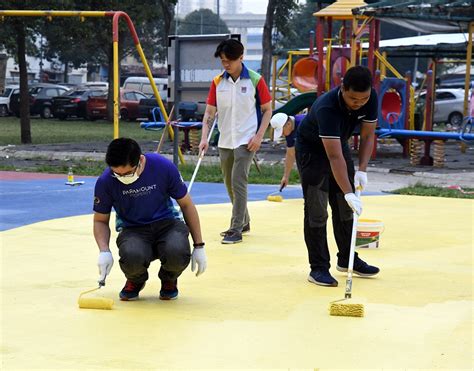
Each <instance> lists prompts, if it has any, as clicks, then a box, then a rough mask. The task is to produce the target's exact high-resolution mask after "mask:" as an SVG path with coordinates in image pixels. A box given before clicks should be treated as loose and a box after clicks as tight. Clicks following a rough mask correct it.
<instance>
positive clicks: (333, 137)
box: [296, 66, 379, 286]
mask: <svg viewBox="0 0 474 371" xmlns="http://www.w3.org/2000/svg"><path fill="white" fill-rule="evenodd" d="M371 85H372V79H371V74H370V71H369V70H368V69H367V68H365V67H362V66H355V67H352V68H350V69H348V70H347V72H346V74H345V76H344V80H343V83H342V86H341V87H338V88H335V89H333V90H331V91H329V92H327V93H326V94H324V95H323V96H321V97H320V98H318V99H317V100H316V102H315V103H314V104H313V106H312V107H311V110H310V112H309V114H308V115H307V116H306V117H305V118H304V119H303V121H302V122H301V124H300V126H299V127H298V130H297V136H296V163H297V166H298V171H299V173H300V178H301V185H302V187H303V196H304V201H305V206H304V237H305V242H306V247H307V248H308V257H309V263H310V266H311V272H310V274H309V276H308V281H309V282H312V283H315V284H317V285H321V286H337V284H338V282H337V281H336V279H334V277H332V276H331V274H330V273H329V268H330V255H329V248H328V243H327V236H326V222H327V218H328V212H327V205H328V202H329V205H330V206H331V210H332V222H333V231H334V237H335V239H336V243H337V247H338V250H339V252H338V254H337V270H338V271H341V272H346V271H347V266H348V262H349V252H350V243H351V234H352V222H353V212H355V213H357V214H358V215H360V214H361V212H362V203H361V201H360V199H359V198H358V197H357V196H356V195H355V194H354V190H355V187H357V186H360V187H361V188H362V189H363V188H364V187H365V186H366V185H367V173H366V171H367V164H368V162H369V158H370V154H371V152H372V147H373V143H374V130H375V126H376V124H377V116H378V110H377V93H376V92H375V91H374V90H373V89H372V88H371ZM358 125H360V147H359V170H358V171H357V172H355V171H354V163H353V162H352V159H351V153H350V149H349V144H348V139H349V138H350V137H351V135H352V133H353V132H354V129H355V128H356V126H358ZM378 272H379V269H378V268H377V267H374V266H370V265H368V264H367V263H365V262H364V261H363V260H362V259H360V258H359V257H358V255H357V253H355V259H354V273H355V274H358V275H360V276H365V277H368V276H373V275H376V274H377V273H378Z"/></svg>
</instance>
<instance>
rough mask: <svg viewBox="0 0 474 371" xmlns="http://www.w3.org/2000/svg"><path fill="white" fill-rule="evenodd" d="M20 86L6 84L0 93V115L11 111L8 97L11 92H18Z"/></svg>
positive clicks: (5, 114) (9, 97)
mask: <svg viewBox="0 0 474 371" xmlns="http://www.w3.org/2000/svg"><path fill="white" fill-rule="evenodd" d="M19 92H20V87H19V86H18V85H7V86H5V89H4V90H3V93H2V94H1V95H0V116H8V115H10V114H11V113H12V111H11V109H10V99H11V97H12V95H13V94H18V93H19Z"/></svg>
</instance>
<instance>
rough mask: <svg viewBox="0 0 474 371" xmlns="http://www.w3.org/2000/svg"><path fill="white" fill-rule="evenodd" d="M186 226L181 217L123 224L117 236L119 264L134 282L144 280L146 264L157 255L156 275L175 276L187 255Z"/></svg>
mask: <svg viewBox="0 0 474 371" xmlns="http://www.w3.org/2000/svg"><path fill="white" fill-rule="evenodd" d="M188 235H189V230H188V227H187V226H186V225H185V224H184V223H183V222H181V221H179V220H175V219H165V220H160V221H157V222H154V223H152V224H147V225H143V226H139V227H125V228H123V230H122V231H121V232H120V234H119V235H118V237H117V247H118V249H119V255H120V260H119V263H120V268H121V269H122V272H123V273H124V274H125V277H126V278H127V279H128V280H130V281H132V282H134V283H143V282H145V281H146V280H148V267H149V266H150V263H151V262H152V261H153V260H156V259H160V261H161V268H160V271H159V273H158V277H159V278H160V279H161V280H162V281H166V282H172V281H174V280H176V279H177V278H178V277H179V276H180V275H181V273H182V272H183V271H184V270H185V269H186V267H187V266H188V264H189V261H190V259H191V248H190V246H189V239H188Z"/></svg>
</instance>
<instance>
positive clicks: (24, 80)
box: [0, 0, 67, 144]
mask: <svg viewBox="0 0 474 371" xmlns="http://www.w3.org/2000/svg"><path fill="white" fill-rule="evenodd" d="M53 3H54V2H53V1H42V2H41V4H39V3H38V2H37V1H34V0H22V1H21V2H16V1H4V2H3V4H2V8H3V9H4V10H8V9H11V10H27V9H28V10H35V9H41V8H46V9H48V8H50V7H52V6H53ZM63 3H67V0H64V1H63ZM40 27H41V26H40V22H39V21H38V19H37V18H29V17H5V19H4V20H3V22H2V38H1V39H0V48H4V49H6V50H7V53H8V54H9V55H13V56H15V60H16V61H17V63H18V66H19V72H20V128H21V134H20V136H21V143H23V144H28V143H31V142H32V138H31V123H30V105H29V102H30V99H29V95H28V70H27V64H26V55H27V54H29V55H34V54H35V53H37V47H36V45H35V41H36V37H37V36H38V30H39V28H40Z"/></svg>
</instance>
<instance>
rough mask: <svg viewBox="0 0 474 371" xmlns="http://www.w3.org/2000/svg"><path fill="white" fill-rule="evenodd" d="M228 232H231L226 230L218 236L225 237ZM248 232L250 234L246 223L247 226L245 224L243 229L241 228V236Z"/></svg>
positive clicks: (248, 224)
mask: <svg viewBox="0 0 474 371" xmlns="http://www.w3.org/2000/svg"><path fill="white" fill-rule="evenodd" d="M229 232H231V230H230V229H228V230H226V231H224V232H221V233H220V235H221V237H225V235H226V234H227V233H229ZM248 232H250V222H249V223H247V224H245V225H244V227H243V228H242V234H244V233H248Z"/></svg>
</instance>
